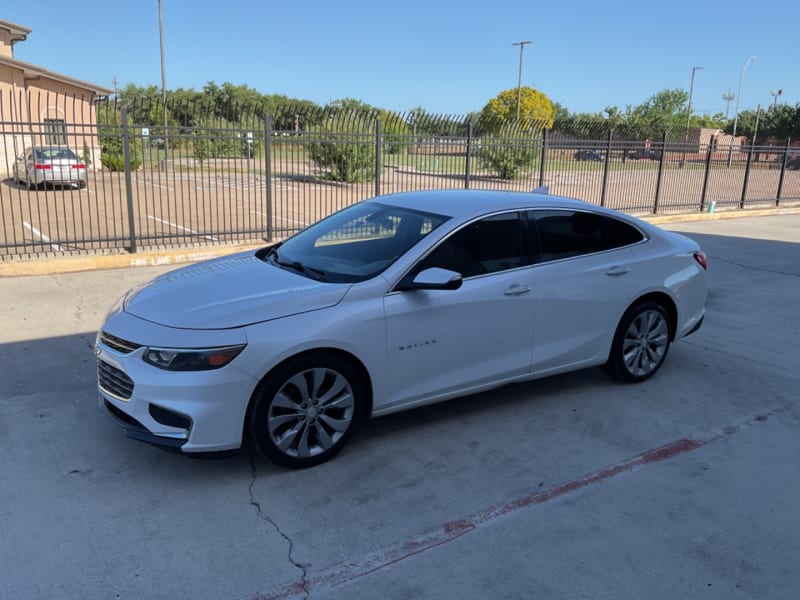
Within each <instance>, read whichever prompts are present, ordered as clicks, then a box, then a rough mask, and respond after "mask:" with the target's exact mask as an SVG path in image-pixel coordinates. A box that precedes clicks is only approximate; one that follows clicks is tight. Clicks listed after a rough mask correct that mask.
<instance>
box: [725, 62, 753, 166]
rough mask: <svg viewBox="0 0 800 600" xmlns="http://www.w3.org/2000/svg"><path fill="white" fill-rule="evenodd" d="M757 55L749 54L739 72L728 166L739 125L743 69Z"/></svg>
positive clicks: (731, 159) (745, 69)
mask: <svg viewBox="0 0 800 600" xmlns="http://www.w3.org/2000/svg"><path fill="white" fill-rule="evenodd" d="M757 58H758V57H757V56H751V57H750V58H748V59H747V62H746V63H744V66H743V67H742V72H741V73H740V74H739V91H738V92H737V93H736V116H735V117H734V118H733V135H732V136H731V145H730V147H729V148H728V167H730V166H731V164H733V145H734V144H735V143H736V127H737V125H739V101H740V100H741V99H742V80H743V79H744V74H745V71H747V67H749V66H750V63H751V62H753V61H754V60H756V59H757Z"/></svg>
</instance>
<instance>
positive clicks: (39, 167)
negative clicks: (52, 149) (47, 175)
mask: <svg viewBox="0 0 800 600" xmlns="http://www.w3.org/2000/svg"><path fill="white" fill-rule="evenodd" d="M33 168H34V169H36V170H37V171H49V170H50V169H52V168H53V165H39V164H36V165H33Z"/></svg>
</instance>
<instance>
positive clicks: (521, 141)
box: [478, 124, 538, 179]
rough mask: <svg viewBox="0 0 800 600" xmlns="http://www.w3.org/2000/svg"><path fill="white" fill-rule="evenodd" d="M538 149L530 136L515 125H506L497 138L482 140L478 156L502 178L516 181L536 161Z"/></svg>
mask: <svg viewBox="0 0 800 600" xmlns="http://www.w3.org/2000/svg"><path fill="white" fill-rule="evenodd" d="M537 151H538V147H537V145H536V144H535V143H534V139H533V137H532V136H531V135H530V134H527V135H526V134H525V133H523V132H521V131H520V130H519V129H518V128H517V127H515V126H514V125H513V124H507V125H504V126H503V127H502V128H501V129H500V131H499V132H498V134H497V136H496V137H491V138H483V139H482V140H481V146H480V150H479V152H478V156H479V157H480V158H481V159H482V160H483V161H484V162H485V163H487V164H488V165H490V166H491V168H492V170H494V171H495V172H496V173H497V174H498V175H499V176H500V177H501V178H503V179H514V178H515V177H517V175H518V174H519V171H520V170H521V169H524V168H525V167H530V166H532V165H533V163H534V161H535V160H536V156H537Z"/></svg>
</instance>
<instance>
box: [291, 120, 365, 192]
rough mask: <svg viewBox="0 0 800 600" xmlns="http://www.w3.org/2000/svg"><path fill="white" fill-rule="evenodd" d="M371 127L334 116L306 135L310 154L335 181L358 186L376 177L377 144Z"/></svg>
mask: <svg viewBox="0 0 800 600" xmlns="http://www.w3.org/2000/svg"><path fill="white" fill-rule="evenodd" d="M370 129H372V127H371V126H369V125H368V124H365V123H363V122H361V121H358V120H355V121H346V120H344V119H342V118H339V117H338V116H333V117H332V118H331V119H329V120H328V122H326V123H323V124H322V125H320V126H317V127H314V128H312V129H310V130H308V131H307V132H306V137H307V139H309V141H308V153H309V156H310V157H311V159H312V160H313V161H314V162H315V163H317V164H318V165H319V166H321V167H323V168H326V169H330V172H329V174H328V177H329V178H330V179H332V180H333V181H344V182H347V183H358V182H362V181H369V180H370V179H374V177H375V141H374V139H373V136H372V135H371V133H372V132H371V131H370Z"/></svg>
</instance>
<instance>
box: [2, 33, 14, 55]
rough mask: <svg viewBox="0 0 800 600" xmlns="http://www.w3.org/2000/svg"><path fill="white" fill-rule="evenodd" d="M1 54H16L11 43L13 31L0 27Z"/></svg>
mask: <svg viewBox="0 0 800 600" xmlns="http://www.w3.org/2000/svg"><path fill="white" fill-rule="evenodd" d="M0 56H9V57H13V56H14V47H13V46H12V45H11V33H10V32H9V31H8V30H6V29H3V28H2V27H0Z"/></svg>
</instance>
